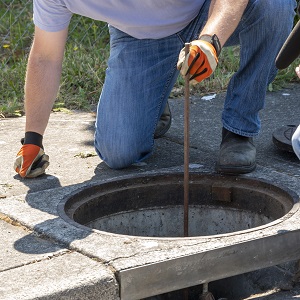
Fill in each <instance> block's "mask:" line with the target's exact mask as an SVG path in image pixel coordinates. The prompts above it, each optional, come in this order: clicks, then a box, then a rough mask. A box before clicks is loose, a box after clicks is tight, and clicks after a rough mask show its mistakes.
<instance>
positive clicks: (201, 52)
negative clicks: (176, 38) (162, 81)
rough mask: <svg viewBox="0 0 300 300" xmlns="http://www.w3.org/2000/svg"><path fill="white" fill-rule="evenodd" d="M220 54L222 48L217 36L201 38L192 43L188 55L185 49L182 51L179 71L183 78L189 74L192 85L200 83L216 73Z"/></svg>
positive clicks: (178, 65)
mask: <svg viewBox="0 0 300 300" xmlns="http://www.w3.org/2000/svg"><path fill="white" fill-rule="evenodd" d="M220 52H221V46H220V42H219V39H218V37H217V36H216V35H213V36H212V37H210V36H203V37H200V39H199V40H195V41H192V42H191V43H190V51H189V53H188V54H187V55H185V48H183V49H182V50H181V51H180V54H179V58H178V62H177V69H178V70H180V74H181V75H182V76H183V77H184V76H186V75H187V74H188V73H189V74H190V75H191V77H190V82H191V83H192V84H196V83H199V82H201V81H202V80H204V79H206V78H208V77H209V76H210V75H211V74H212V73H213V72H214V70H215V69H216V67H217V65H218V56H219V54H220Z"/></svg>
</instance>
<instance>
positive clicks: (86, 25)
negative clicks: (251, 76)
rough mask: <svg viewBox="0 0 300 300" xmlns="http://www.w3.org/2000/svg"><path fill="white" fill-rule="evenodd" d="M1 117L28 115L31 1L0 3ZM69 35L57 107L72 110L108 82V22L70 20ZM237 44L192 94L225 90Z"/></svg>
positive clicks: (290, 75) (89, 102)
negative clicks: (26, 87)
mask: <svg viewBox="0 0 300 300" xmlns="http://www.w3.org/2000/svg"><path fill="white" fill-rule="evenodd" d="M0 2H1V4H3V5H1V6H0V67H1V74H2V78H4V80H1V81H0V117H13V116H20V115H23V114H24V108H23V97H24V92H23V91H24V78H25V72H26V63H27V55H28V52H29V48H30V45H31V42H32V34H33V22H32V1H28V0H18V1H15V0H10V1H8V0H2V1H0ZM69 32H70V34H69V39H68V42H67V46H66V51H65V59H64V62H63V74H62V79H61V86H60V91H59V94H58V96H57V100H56V102H55V106H54V110H55V111H65V110H68V109H77V110H87V111H88V110H91V109H93V108H94V107H95V105H96V104H97V102H98V99H99V95H100V93H101V89H102V86H103V82H104V75H105V68H106V61H107V58H108V55H109V35H108V29H107V25H106V24H105V23H102V22H95V21H93V20H90V19H88V18H84V17H80V16H74V17H73V18H72V21H71V24H70V29H69ZM238 54H239V48H238V47H231V48H227V49H223V51H222V53H221V56H220V63H219V66H218V68H217V70H216V71H215V73H214V74H213V76H212V77H211V78H209V79H207V80H205V81H204V82H203V83H201V84H200V85H197V86H195V87H193V91H192V93H193V94H194V95H197V96H198V95H203V94H208V93H219V92H222V91H225V90H226V88H227V85H228V82H229V80H230V78H231V76H232V75H233V74H234V72H235V71H236V70H237V68H238V64H239V55H238ZM296 65H297V63H296V62H295V63H293V64H292V65H291V66H290V67H289V68H287V69H285V70H281V71H280V72H279V73H278V75H277V77H276V79H275V81H274V82H273V84H272V85H271V86H270V87H269V89H270V90H278V89H280V88H282V87H284V86H286V85H287V83H290V82H293V81H295V80H297V77H296V75H295V72H294V69H295V67H296ZM183 86H184V81H183V79H182V78H181V77H179V78H178V80H177V82H176V84H175V87H174V89H173V91H172V94H171V97H178V96H182V95H183Z"/></svg>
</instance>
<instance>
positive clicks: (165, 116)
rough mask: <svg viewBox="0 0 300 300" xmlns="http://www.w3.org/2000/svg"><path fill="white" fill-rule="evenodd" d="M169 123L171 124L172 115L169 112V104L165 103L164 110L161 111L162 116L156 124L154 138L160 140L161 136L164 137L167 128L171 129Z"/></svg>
mask: <svg viewBox="0 0 300 300" xmlns="http://www.w3.org/2000/svg"><path fill="white" fill-rule="evenodd" d="M171 123H172V115H171V111H170V106H169V102H168V101H167V104H166V106H165V110H164V111H163V113H162V115H161V116H160V119H159V120H158V122H157V126H156V129H155V133H154V138H155V139H158V138H161V137H162V136H163V135H165V134H166V133H167V131H168V130H169V128H170V127H171Z"/></svg>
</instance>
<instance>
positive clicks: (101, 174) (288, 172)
mask: <svg viewBox="0 0 300 300" xmlns="http://www.w3.org/2000/svg"><path fill="white" fill-rule="evenodd" d="M299 92H300V88H299V85H290V86H289V87H288V88H286V89H285V90H284V91H280V92H274V93H268V94H267V101H266V108H265V109H264V111H263V112H262V114H261V118H262V132H261V135H260V136H259V137H257V138H256V139H255V143H256V145H257V152H258V153H257V163H258V167H257V170H256V171H255V172H253V173H251V174H249V175H244V176H242V177H243V178H250V179H251V178H255V179H262V180H271V181H272V182H273V183H274V184H278V185H281V186H284V187H286V188H288V189H290V190H292V191H293V192H294V193H295V194H296V195H298V197H300V171H299V170H300V169H299V161H298V159H297V158H296V156H295V155H294V154H293V153H286V152H281V151H279V150H278V149H276V148H275V147H274V145H273V143H272V132H273V130H274V129H276V128H278V127H280V126H283V125H287V124H292V123H293V124H298V123H300V122H299V114H297V107H298V106H299V104H298V101H299V100H298V93H299ZM223 101H224V95H223V94H220V95H217V97H216V98H215V99H213V100H210V101H205V100H201V99H200V98H196V97H193V101H192V103H191V106H192V108H191V116H190V118H191V126H190V131H191V132H190V141H191V149H190V163H191V164H193V165H194V167H195V168H193V169H192V170H191V171H192V172H194V173H206V174H214V163H215V158H216V156H217V154H218V149H219V143H220V138H221V126H222V125H221V122H220V114H221V109H222V105H223ZM170 107H171V110H172V114H173V123H172V126H171V128H170V130H169V132H168V133H167V134H166V136H165V137H164V138H162V139H159V140H156V144H155V150H154V154H153V156H152V157H151V158H149V159H148V160H147V161H146V162H145V163H143V164H138V165H136V166H132V167H130V168H128V169H124V170H118V171H115V170H111V169H109V168H107V167H106V166H105V164H104V163H103V162H101V160H100V159H99V158H98V157H97V156H96V155H95V152H94V148H93V123H94V118H95V116H94V114H92V113H82V112H70V113H69V114H65V113H53V114H52V115H51V118H50V122H49V126H48V128H47V131H46V134H45V137H44V147H45V150H46V153H47V154H48V155H49V156H50V166H49V168H48V170H47V174H46V175H45V176H42V177H40V178H37V179H21V178H20V177H19V176H18V175H16V174H15V172H14V170H13V168H12V165H13V161H14V157H15V154H16V153H17V151H18V149H19V145H20V138H21V137H22V135H23V128H24V122H25V119H24V118H23V117H22V118H17V119H0V133H1V136H0V147H1V152H0V159H1V162H2V166H1V173H0V244H1V250H2V251H1V252H0V283H1V284H0V299H28V300H29V299H45V300H46V299H103V300H104V299H105V300H110V299H119V297H120V295H121V296H122V299H131V300H133V299H139V297H146V296H151V295H154V294H153V292H152V294H151V293H149V295H146V293H143V292H141V293H140V291H136V293H135V294H134V288H136V284H137V283H133V282H134V280H135V279H136V278H138V277H140V278H139V279H140V281H141V283H143V282H144V283H145V282H146V283H149V284H150V283H151V280H153V282H154V281H159V275H158V273H157V271H158V270H159V271H160V272H161V271H164V270H170V269H172V268H176V267H178V268H181V271H183V272H190V273H191V277H192V274H198V272H199V268H200V267H201V263H199V262H202V264H203V269H202V271H203V272H209V269H210V268H212V265H211V264H209V260H207V259H208V258H209V259H210V260H219V261H220V264H222V265H223V267H224V268H225V269H226V272H227V274H228V276H233V275H236V273H235V271H234V268H233V267H232V266H233V265H234V260H233V261H231V260H228V264H226V260H225V257H226V256H225V252H224V250H223V251H221V252H219V253H218V252H217V251H215V250H216V249H217V248H218V247H224V246H226V247H232V248H231V249H229V250H228V257H230V255H231V254H230V253H233V252H234V251H241V249H243V251H244V252H243V251H242V252H241V255H242V253H248V254H249V253H251V251H254V250H255V249H254V248H253V247H254V246H251V245H252V244H251V241H254V240H257V239H261V240H262V241H263V240H264V239H263V238H265V241H268V239H270V240H269V242H268V243H272V238H273V237H276V238H277V237H278V232H280V231H281V230H285V231H286V232H288V233H292V234H294V235H293V238H292V240H293V243H292V244H291V249H290V251H289V252H286V257H285V261H294V260H296V259H299V257H300V250H299V248H297V247H296V245H298V244H299V245H300V243H299V241H298V239H299V238H300V235H299V232H298V227H299V226H300V222H299V218H298V215H297V214H295V212H290V213H289V214H287V215H286V216H285V217H284V218H282V219H281V220H280V222H277V223H276V224H274V225H273V226H271V227H270V228H268V231H267V232H266V231H263V230H261V229H258V230H253V231H251V232H247V233H244V234H239V235H238V236H236V235H235V234H234V233H233V234H232V235H229V236H228V237H227V238H226V239H224V238H221V237H217V236H216V237H214V238H210V237H201V238H198V239H197V238H187V239H177V240H176V239H167V238H166V239H160V240H157V239H151V238H137V237H130V236H115V237H114V238H111V235H109V234H107V233H101V234H99V232H97V231H94V230H92V229H90V228H86V227H85V228H83V227H82V226H80V225H76V224H73V223H72V222H67V221H66V220H65V219H63V218H62V217H61V216H60V215H59V213H58V210H57V207H58V205H59V204H60V203H61V202H62V201H64V199H65V198H66V196H68V195H70V194H72V193H75V192H76V191H78V190H79V189H81V188H87V187H92V186H93V185H98V184H100V183H101V184H104V183H107V182H111V181H114V180H123V179H124V178H134V177H136V176H137V177H138V176H143V174H148V175H147V176H150V175H153V174H154V175H155V174H158V173H163V174H168V173H174V172H182V171H183V167H182V166H183V100H182V99H170ZM285 237H287V235H286V234H285V233H284V232H283V233H281V242H280V243H279V244H278V245H277V244H276V247H275V245H274V247H275V248H277V249H278V247H279V248H280V247H284V246H285V245H286V243H288V241H289V240H288V239H286V238H285ZM237 239H238V240H239V243H245V247H244V248H241V247H240V245H239V248H236V249H235V248H234V247H235V246H234V243H235V242H236V241H237ZM261 245H262V246H263V243H262V244H261ZM268 245H270V244H268ZM251 247H252V248H251ZM293 247H294V248H293ZM275 248H274V249H275ZM251 249H252V250H251ZM282 249H283V248H282ZM269 251H272V247H271V248H270V247H269V246H268V248H266V249H265V252H264V253H260V254H261V256H262V257H265V262H266V263H265V265H264V266H262V267H268V266H271V265H272V262H271V261H269V260H268V253H270V252H269ZM209 253H211V254H209ZM209 255H211V256H209ZM188 257H189V259H188V260H186V259H187V258H188ZM191 257H192V259H191ZM230 259H234V256H231V258H230ZM185 260H186V266H187V268H186V269H185V270H184V269H183V268H182V266H183V265H184V262H185ZM158 262H164V263H165V265H161V266H160V267H159V269H158V268H157V265H156V263H158ZM199 264H200V265H199ZM230 264H231V265H230ZM145 266H147V272H150V273H147V272H146V273H143V268H144V267H145ZM151 266H152V268H153V269H152V273H151ZM148 267H149V268H148ZM188 268H190V269H188ZM205 268H207V269H205ZM200 269H201V268H200ZM247 270H248V271H251V270H252V269H251V266H249V267H248V269H247ZM127 271H130V272H131V273H127V275H126V272H127ZM134 272H136V274H137V276H136V277H134V278H133V277H132V278H131V277H130V276H132V274H134ZM293 272H294V271H293ZM128 274H129V275H130V276H129V275H128ZM125 275H126V276H125ZM122 276H123V277H122ZM193 276H194V275H193ZM195 276H196V277H194V278H195V280H196V281H197V280H198V283H201V278H200V277H198V278H197V275H195ZM191 277H187V278H188V279H190V280H191ZM175 279H176V278H175ZM124 280H125V281H124ZM128 280H129V281H130V280H133V281H131V282H132V283H131V285H130V283H129V284H128V283H126V281H128ZM193 280H194V279H193ZM178 281H180V280H178ZM124 282H125V283H126V284H125V283H124ZM156 284H157V283H156ZM182 284H183V285H184V284H187V285H188V284H189V282H185V283H184V282H183V283H182ZM161 285H162V286H161V287H160V289H158V290H157V291H159V293H165V292H168V290H167V289H168V288H170V286H169V287H168V286H167V287H166V286H165V284H164V282H162V283H161ZM124 286H126V287H127V288H128V290H126V291H125V290H124ZM130 286H132V288H133V289H132V291H130V292H129V288H130ZM174 286H177V285H176V284H174ZM155 287H156V288H158V286H157V285H156V286H155ZM166 288H167V289H166ZM265 292H267V291H265ZM132 293H133V294H132ZM295 295H299V296H300V292H299V293H298V286H297V285H296V286H295V287H293V288H292V289H290V291H285V292H283V291H277V292H275V293H272V297H273V298H272V299H292V297H294V296H295ZM280 297H281V298H280ZM289 297H290V298H289ZM255 299H271V298H270V296H267V295H265V296H261V298H258V297H257V298H255Z"/></svg>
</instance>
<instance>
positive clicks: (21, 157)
mask: <svg viewBox="0 0 300 300" xmlns="http://www.w3.org/2000/svg"><path fill="white" fill-rule="evenodd" d="M21 143H22V144H23V145H22V147H21V149H20V151H19V152H18V153H17V157H16V160H15V163H14V169H15V171H16V172H17V173H19V174H20V176H21V177H23V178H25V177H26V178H33V177H37V176H40V175H42V174H44V173H45V170H46V168H47V167H48V166H49V156H48V155H46V154H45V152H44V149H43V146H42V136H41V135H39V134H38V133H35V132H26V133H25V139H22V140H21Z"/></svg>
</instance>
